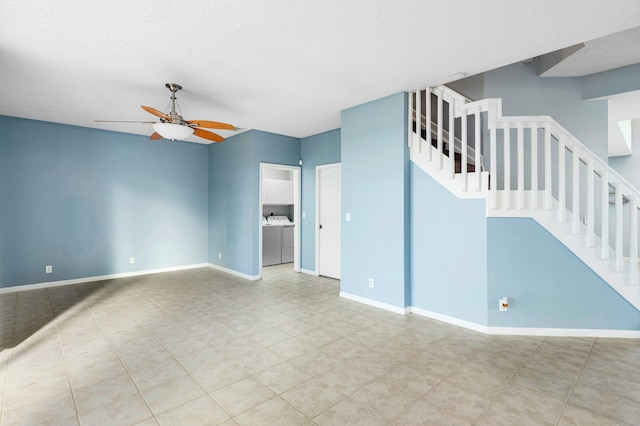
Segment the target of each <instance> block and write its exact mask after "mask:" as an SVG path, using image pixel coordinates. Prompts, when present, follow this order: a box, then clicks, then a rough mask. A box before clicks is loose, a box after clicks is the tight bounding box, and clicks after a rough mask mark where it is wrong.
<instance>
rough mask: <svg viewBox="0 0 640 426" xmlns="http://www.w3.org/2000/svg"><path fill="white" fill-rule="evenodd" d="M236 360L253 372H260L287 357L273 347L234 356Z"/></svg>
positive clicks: (283, 360)
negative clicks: (273, 349)
mask: <svg viewBox="0 0 640 426" xmlns="http://www.w3.org/2000/svg"><path fill="white" fill-rule="evenodd" d="M233 360H234V362H235V363H236V364H238V365H239V366H241V367H242V368H244V369H245V370H247V371H248V372H249V373H251V374H256V373H259V372H260V371H264V370H266V369H268V368H271V367H273V366H275V365H278V364H281V363H283V362H285V358H284V357H282V356H281V355H278V354H277V353H276V352H274V351H272V350H271V349H267V348H261V349H258V350H256V351H253V352H250V353H247V354H244V355H240V356H237V357H234V358H233Z"/></svg>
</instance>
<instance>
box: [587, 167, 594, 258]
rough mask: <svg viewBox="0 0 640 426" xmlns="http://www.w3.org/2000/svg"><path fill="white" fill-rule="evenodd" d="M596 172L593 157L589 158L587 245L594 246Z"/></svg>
mask: <svg viewBox="0 0 640 426" xmlns="http://www.w3.org/2000/svg"><path fill="white" fill-rule="evenodd" d="M594 183H595V172H594V170H593V158H589V159H588V160H587V247H593V245H594V239H595V238H594V236H595V219H596V216H595V213H596V212H595V206H594V200H595V187H594Z"/></svg>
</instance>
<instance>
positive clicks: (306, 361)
mask: <svg viewBox="0 0 640 426" xmlns="http://www.w3.org/2000/svg"><path fill="white" fill-rule="evenodd" d="M343 362H344V361H342V360H341V359H338V358H334V357H332V356H330V355H328V354H326V353H325V352H322V351H321V350H319V349H318V350H315V351H312V352H307V353H306V354H304V355H300V356H299V357H296V358H293V359H292V360H291V363H293V364H295V365H297V366H298V367H300V368H302V369H303V370H305V371H306V372H307V373H309V374H311V375H313V376H318V375H320V374H322V373H324V372H325V371H327V370H330V369H332V368H333V367H336V366H338V365H340V364H342V363H343Z"/></svg>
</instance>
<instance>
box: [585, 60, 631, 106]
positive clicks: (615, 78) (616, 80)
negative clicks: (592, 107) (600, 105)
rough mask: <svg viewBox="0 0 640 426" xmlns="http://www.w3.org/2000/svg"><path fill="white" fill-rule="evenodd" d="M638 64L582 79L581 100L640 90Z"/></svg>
mask: <svg viewBox="0 0 640 426" xmlns="http://www.w3.org/2000/svg"><path fill="white" fill-rule="evenodd" d="M638 75H640V64H636V65H630V66H628V67H623V68H618V69H615V70H611V71H605V72H600V73H597V74H592V75H588V76H585V77H583V78H582V84H583V99H593V98H599V97H602V96H609V95H615V94H617V93H624V92H631V91H634V90H640V78H638Z"/></svg>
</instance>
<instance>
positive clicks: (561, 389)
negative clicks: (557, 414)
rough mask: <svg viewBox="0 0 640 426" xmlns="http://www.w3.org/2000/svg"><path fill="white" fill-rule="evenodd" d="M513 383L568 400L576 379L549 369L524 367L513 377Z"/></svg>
mask: <svg viewBox="0 0 640 426" xmlns="http://www.w3.org/2000/svg"><path fill="white" fill-rule="evenodd" d="M512 383H516V384H518V385H522V386H525V387H527V388H530V389H534V390H538V391H540V392H542V393H545V394H547V395H549V396H552V397H554V398H557V399H561V400H566V399H567V398H568V397H569V394H570V393H571V389H572V388H573V385H574V383H575V381H574V380H570V379H567V378H566V377H562V376H561V375H557V374H554V373H550V372H548V371H539V370H533V369H531V368H525V367H523V368H521V369H520V370H518V372H517V373H516V375H515V376H514V377H513V380H512Z"/></svg>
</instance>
